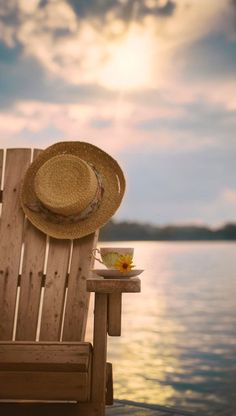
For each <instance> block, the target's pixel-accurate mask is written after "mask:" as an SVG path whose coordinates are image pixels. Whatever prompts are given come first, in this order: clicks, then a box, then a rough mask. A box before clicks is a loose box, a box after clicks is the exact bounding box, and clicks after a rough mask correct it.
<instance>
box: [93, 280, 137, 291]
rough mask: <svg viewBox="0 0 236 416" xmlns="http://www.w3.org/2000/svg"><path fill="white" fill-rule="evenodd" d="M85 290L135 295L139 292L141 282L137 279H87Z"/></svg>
mask: <svg viewBox="0 0 236 416" xmlns="http://www.w3.org/2000/svg"><path fill="white" fill-rule="evenodd" d="M87 290H88V291H89V292H96V293H132V292H134V293H137V292H140V291H141V281H140V279H139V278H137V277H135V278H132V279H102V278H89V279H88V280H87Z"/></svg>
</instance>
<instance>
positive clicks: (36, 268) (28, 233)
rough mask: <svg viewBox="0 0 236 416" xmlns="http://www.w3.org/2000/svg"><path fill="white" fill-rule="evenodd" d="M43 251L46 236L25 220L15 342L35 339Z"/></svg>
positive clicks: (36, 153)
mask: <svg viewBox="0 0 236 416" xmlns="http://www.w3.org/2000/svg"><path fill="white" fill-rule="evenodd" d="M40 152H41V151H40V150H36V149H35V150H34V155H33V158H34V159H35V158H36V157H37V155H38V154H39V153H40ZM45 251H46V235H45V234H43V233H42V232H41V231H39V230H38V229H37V228H35V227H34V226H33V225H32V224H31V223H30V222H29V221H28V220H26V224H25V232H24V258H23V264H22V274H21V285H20V300H19V308H18V320H17V328H16V340H31V341H32V340H35V339H36V331H37V323H38V313H39V303H40V295H41V288H42V278H43V266H44V259H45ZM29 316H30V319H29Z"/></svg>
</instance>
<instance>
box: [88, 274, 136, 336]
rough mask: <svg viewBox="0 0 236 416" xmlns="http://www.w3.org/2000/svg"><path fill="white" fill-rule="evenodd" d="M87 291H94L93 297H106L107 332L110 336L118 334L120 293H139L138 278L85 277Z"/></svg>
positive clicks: (119, 329) (119, 332)
mask: <svg viewBox="0 0 236 416" xmlns="http://www.w3.org/2000/svg"><path fill="white" fill-rule="evenodd" d="M87 291H88V292H95V298H96V297H97V296H106V297H107V332H108V335H111V336H120V335H121V303H122V293H139V292H140V291H141V281H140V279H139V278H132V279H102V278H100V277H93V278H89V279H87Z"/></svg>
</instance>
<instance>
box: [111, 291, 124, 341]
mask: <svg viewBox="0 0 236 416" xmlns="http://www.w3.org/2000/svg"><path fill="white" fill-rule="evenodd" d="M121 304H122V295H121V293H120V292H118V293H117V292H114V293H109V295H108V328H107V332H108V334H109V335H110V336H120V335H121Z"/></svg>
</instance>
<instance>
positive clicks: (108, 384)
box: [106, 363, 113, 405]
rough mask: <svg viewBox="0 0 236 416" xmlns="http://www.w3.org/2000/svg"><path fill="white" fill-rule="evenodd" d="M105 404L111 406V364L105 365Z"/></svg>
mask: <svg viewBox="0 0 236 416" xmlns="http://www.w3.org/2000/svg"><path fill="white" fill-rule="evenodd" d="M106 404H107V405H112V404H113V376H112V364H111V363H107V364H106Z"/></svg>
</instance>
